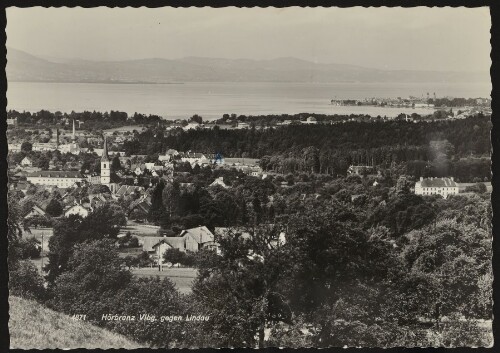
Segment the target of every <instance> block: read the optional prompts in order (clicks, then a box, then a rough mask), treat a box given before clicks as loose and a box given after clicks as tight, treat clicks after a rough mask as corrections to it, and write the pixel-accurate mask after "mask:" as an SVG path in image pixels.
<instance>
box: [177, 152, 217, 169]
mask: <svg viewBox="0 0 500 353" xmlns="http://www.w3.org/2000/svg"><path fill="white" fill-rule="evenodd" d="M180 156H181V161H182V162H189V164H191V167H194V166H195V165H196V164H198V165H200V166H201V165H203V164H209V163H210V160H209V159H208V158H207V157H206V156H205V155H204V154H203V153H192V152H187V153H181V154H180Z"/></svg>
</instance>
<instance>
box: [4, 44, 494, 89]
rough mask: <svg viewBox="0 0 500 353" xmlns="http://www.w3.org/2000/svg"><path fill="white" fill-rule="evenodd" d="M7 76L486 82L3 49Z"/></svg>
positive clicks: (449, 75)
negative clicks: (75, 57) (50, 55)
mask: <svg viewBox="0 0 500 353" xmlns="http://www.w3.org/2000/svg"><path fill="white" fill-rule="evenodd" d="M6 72H7V79H8V80H9V81H11V82H12V81H21V82H23V81H24V82H103V83H179V82H318V83H328V82H448V83H451V82H489V81H490V76H489V73H488V72H485V73H481V72H468V73H458V72H451V71H450V72H441V71H409V70H379V69H372V68H365V67H359V66H354V65H344V64H321V63H313V62H310V61H306V60H301V59H297V58H289V57H288V58H277V59H272V60H250V59H223V58H201V57H187V58H182V59H176V60H173V59H162V58H146V59H138V60H126V61H90V60H71V59H66V60H62V59H59V60H58V59H57V58H51V59H42V58H39V57H36V56H33V55H31V54H28V53H25V52H23V51H20V50H16V49H12V48H7V67H6Z"/></svg>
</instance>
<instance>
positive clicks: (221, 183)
mask: <svg viewBox="0 0 500 353" xmlns="http://www.w3.org/2000/svg"><path fill="white" fill-rule="evenodd" d="M217 185H218V186H222V187H223V188H225V189H227V188H228V187H229V185H227V184H226V183H225V182H224V177H218V178H217V179H215V180H214V181H213V183H212V184H210V186H217Z"/></svg>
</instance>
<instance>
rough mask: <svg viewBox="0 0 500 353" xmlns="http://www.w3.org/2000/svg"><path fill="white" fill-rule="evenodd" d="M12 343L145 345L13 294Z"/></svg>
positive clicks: (30, 345)
mask: <svg viewBox="0 0 500 353" xmlns="http://www.w3.org/2000/svg"><path fill="white" fill-rule="evenodd" d="M9 305H10V310H9V314H10V320H9V332H10V347H11V348H13V349H55V348H59V349H60V348H64V349H76V348H86V349H92V348H100V349H110V348H125V349H133V348H141V347H144V346H141V345H139V344H138V343H135V342H132V341H130V340H129V339H127V338H125V337H124V336H121V335H118V334H116V333H112V332H110V331H107V330H104V329H102V328H100V327H97V326H93V325H91V324H89V323H87V322H84V321H75V320H73V319H72V318H71V317H69V316H67V315H64V314H61V313H58V312H55V311H53V310H50V309H48V308H45V307H44V306H42V305H41V304H39V303H37V302H35V301H31V300H26V299H22V298H18V297H14V296H11V297H10V298H9Z"/></svg>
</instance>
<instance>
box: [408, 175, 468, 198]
mask: <svg viewBox="0 0 500 353" xmlns="http://www.w3.org/2000/svg"><path fill="white" fill-rule="evenodd" d="M415 194H417V195H441V196H442V197H444V198H446V197H448V195H456V194H458V184H457V183H456V182H455V181H454V180H453V177H451V178H426V179H424V178H423V177H420V181H417V182H416V183H415Z"/></svg>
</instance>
